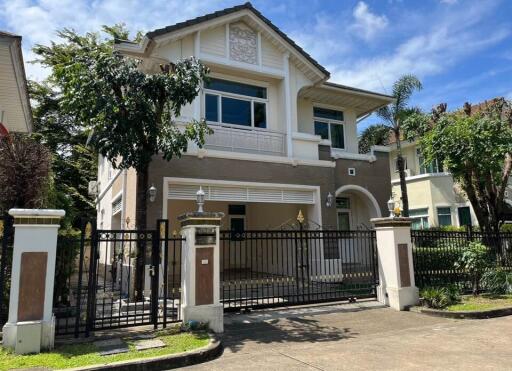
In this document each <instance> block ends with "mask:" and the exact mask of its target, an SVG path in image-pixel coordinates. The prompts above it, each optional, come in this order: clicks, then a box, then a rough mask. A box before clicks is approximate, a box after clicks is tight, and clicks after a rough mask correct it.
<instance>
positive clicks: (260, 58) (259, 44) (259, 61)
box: [256, 31, 263, 66]
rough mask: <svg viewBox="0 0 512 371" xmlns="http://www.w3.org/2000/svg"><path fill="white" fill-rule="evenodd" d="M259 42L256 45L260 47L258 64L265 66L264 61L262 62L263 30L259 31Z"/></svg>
mask: <svg viewBox="0 0 512 371" xmlns="http://www.w3.org/2000/svg"><path fill="white" fill-rule="evenodd" d="M257 40H258V41H257V43H258V45H257V46H256V47H257V48H258V66H263V63H262V51H263V48H262V46H261V31H258V39H257Z"/></svg>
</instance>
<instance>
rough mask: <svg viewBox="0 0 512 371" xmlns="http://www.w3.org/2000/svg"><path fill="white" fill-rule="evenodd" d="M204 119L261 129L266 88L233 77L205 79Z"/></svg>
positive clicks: (263, 120)
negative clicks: (230, 79) (229, 79)
mask: <svg viewBox="0 0 512 371" xmlns="http://www.w3.org/2000/svg"><path fill="white" fill-rule="evenodd" d="M205 117H206V121H209V122H217V123H221V124H231V125H241V126H248V127H255V128H261V129H265V128H266V127H267V89H266V88H264V87H260V86H254V85H249V84H242V83H238V82H234V81H227V80H221V79H210V81H209V82H207V83H205Z"/></svg>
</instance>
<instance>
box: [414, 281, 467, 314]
mask: <svg viewBox="0 0 512 371" xmlns="http://www.w3.org/2000/svg"><path fill="white" fill-rule="evenodd" d="M420 297H421V300H422V305H423V306H426V307H428V308H433V309H442V308H445V307H447V306H448V305H451V304H455V303H457V302H458V301H459V300H460V294H459V290H458V289H457V287H456V286H448V287H427V288H425V289H423V290H421V292H420Z"/></svg>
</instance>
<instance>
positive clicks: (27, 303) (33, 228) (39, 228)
mask: <svg viewBox="0 0 512 371" xmlns="http://www.w3.org/2000/svg"><path fill="white" fill-rule="evenodd" d="M9 214H10V215H11V216H13V217H14V248H13V256H12V274H11V291H10V299H9V318H8V320H7V323H6V324H5V325H4V327H3V346H4V347H8V348H11V349H14V351H15V352H16V353H17V354H26V353H39V352H40V351H41V350H47V349H51V348H53V343H54V336H55V322H54V321H55V320H54V318H53V313H52V307H53V284H54V279H55V259H56V251H57V232H58V230H59V227H60V219H61V218H62V217H63V216H64V214H65V212H64V210H37V209H36V210H31V209H11V210H9Z"/></svg>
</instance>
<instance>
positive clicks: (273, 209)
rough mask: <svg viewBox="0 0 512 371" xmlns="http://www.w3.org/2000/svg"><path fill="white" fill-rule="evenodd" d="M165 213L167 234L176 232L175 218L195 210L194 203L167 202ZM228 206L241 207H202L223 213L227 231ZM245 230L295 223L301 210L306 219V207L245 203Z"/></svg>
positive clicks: (211, 204) (221, 204)
mask: <svg viewBox="0 0 512 371" xmlns="http://www.w3.org/2000/svg"><path fill="white" fill-rule="evenodd" d="M167 205H168V206H167V212H168V219H169V232H170V233H171V234H173V232H177V231H179V230H180V226H179V222H178V220H177V217H178V216H179V215H181V214H184V213H186V212H189V211H195V210H197V204H196V202H195V201H189V200H169V201H168V203H167ZM229 205H242V203H237V202H219V201H207V202H206V203H205V205H204V209H205V210H206V211H215V212H219V211H220V212H223V213H224V215H225V217H224V219H223V220H222V226H221V229H224V230H228V229H229V226H230V222H229V213H228V206H229ZM245 205H246V216H245V222H246V229H247V230H250V229H267V230H268V229H276V228H279V227H280V226H282V225H283V224H290V223H293V222H295V219H296V217H297V215H298V213H299V210H302V213H303V215H304V218H306V219H307V218H308V209H309V208H310V207H309V206H308V205H293V204H273V203H268V204H267V203H246V204H245Z"/></svg>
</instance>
